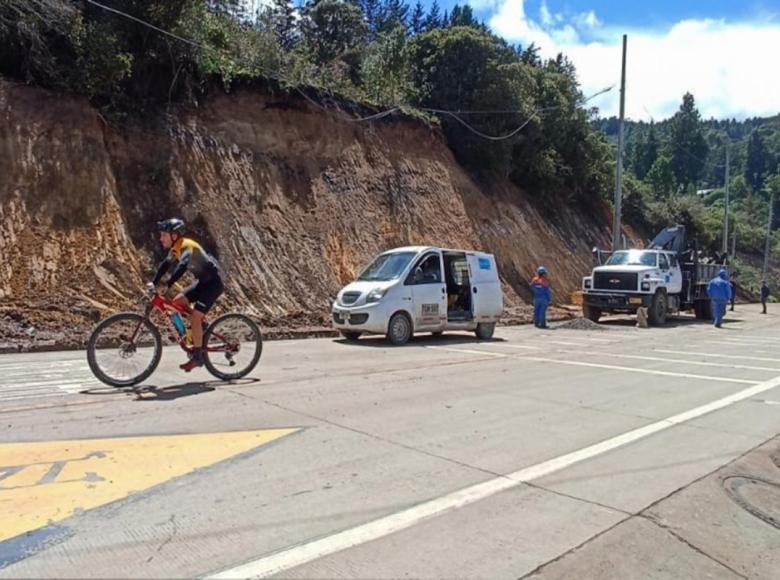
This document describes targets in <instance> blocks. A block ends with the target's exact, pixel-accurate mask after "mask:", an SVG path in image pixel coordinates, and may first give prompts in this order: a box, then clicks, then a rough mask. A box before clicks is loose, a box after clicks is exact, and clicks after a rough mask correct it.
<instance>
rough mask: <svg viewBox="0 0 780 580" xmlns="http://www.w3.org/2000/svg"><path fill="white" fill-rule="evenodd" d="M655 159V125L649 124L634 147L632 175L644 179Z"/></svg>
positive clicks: (656, 155)
mask: <svg viewBox="0 0 780 580" xmlns="http://www.w3.org/2000/svg"><path fill="white" fill-rule="evenodd" d="M657 158H658V137H657V136H656V134H655V124H654V123H652V122H651V123H650V127H649V128H648V130H647V133H644V132H643V133H640V135H639V138H638V139H637V141H636V144H635V145H634V152H633V158H632V166H633V168H634V175H636V176H637V178H639V179H644V178H645V175H647V172H648V171H650V168H651V167H652V166H653V164H654V163H655V160H656V159H657Z"/></svg>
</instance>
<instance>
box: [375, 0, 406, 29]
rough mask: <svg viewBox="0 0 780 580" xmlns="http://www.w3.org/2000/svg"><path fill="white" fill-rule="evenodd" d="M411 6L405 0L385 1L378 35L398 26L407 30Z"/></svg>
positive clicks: (378, 24)
mask: <svg viewBox="0 0 780 580" xmlns="http://www.w3.org/2000/svg"><path fill="white" fill-rule="evenodd" d="M408 15H409V5H408V4H407V3H406V2H404V1H403V0H385V3H384V4H383V5H382V9H381V12H380V15H379V20H378V22H377V30H376V31H377V33H382V32H388V31H390V30H393V29H394V28H397V27H398V26H401V27H403V28H404V29H405V28H406V21H407V18H408Z"/></svg>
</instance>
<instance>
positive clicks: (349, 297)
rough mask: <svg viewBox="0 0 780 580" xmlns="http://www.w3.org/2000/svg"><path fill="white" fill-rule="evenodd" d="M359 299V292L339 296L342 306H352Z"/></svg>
mask: <svg viewBox="0 0 780 580" xmlns="http://www.w3.org/2000/svg"><path fill="white" fill-rule="evenodd" d="M358 298H360V292H344V294H342V295H341V303H342V304H344V305H349V304H354V303H355V302H357V299H358Z"/></svg>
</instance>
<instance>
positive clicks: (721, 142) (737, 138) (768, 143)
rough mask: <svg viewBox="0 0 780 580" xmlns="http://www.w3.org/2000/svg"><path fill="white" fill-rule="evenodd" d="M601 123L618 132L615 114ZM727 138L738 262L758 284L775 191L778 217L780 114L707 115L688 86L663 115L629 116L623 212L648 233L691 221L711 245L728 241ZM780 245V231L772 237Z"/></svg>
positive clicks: (751, 284)
mask: <svg viewBox="0 0 780 580" xmlns="http://www.w3.org/2000/svg"><path fill="white" fill-rule="evenodd" d="M595 125H596V126H597V127H598V128H599V129H601V130H603V131H605V132H606V133H607V134H608V135H609V136H610V137H612V138H613V140H614V138H616V135H617V119H615V118H610V119H601V120H599V121H597V122H596V123H595ZM727 143H728V146H729V157H730V161H729V170H730V171H729V173H730V175H729V225H730V228H729V229H730V233H729V235H730V240H729V250H731V247H732V246H731V242H732V241H733V237H734V236H736V249H737V259H736V260H735V261H734V267H735V269H737V270H739V271H740V274H741V276H740V278H741V280H742V283H743V284H745V285H746V287H748V288H751V289H753V290H754V291H755V290H757V289H758V285H759V283H760V276H761V259H760V258H759V259H758V260H756V259H754V258H753V257H756V256H763V252H764V245H765V242H766V228H767V221H768V217H769V202H770V199H771V194H772V193H774V194H775V208H774V215H775V219H774V220H773V222H774V223H777V219H776V216H777V212H778V209H780V167H779V166H778V162H780V117H774V118H769V119H747V120H745V121H742V122H739V121H736V120H733V119H732V120H726V121H717V120H714V119H711V120H708V121H703V120H702V119H701V118H700V116H699V112H698V111H697V109H696V105H695V102H694V97H693V96H692V95H690V94H686V95H685V96H684V97H683V101H682V104H681V106H680V109H679V110H678V112H677V113H676V114H675V115H674V116H673V117H672V118H671V119H669V120H666V121H664V122H662V123H632V122H629V123H627V124H626V155H625V162H626V170H627V176H626V180H625V182H624V189H625V192H626V194H625V206H624V207H625V215H624V217H625V219H626V220H627V221H628V222H629V223H631V224H634V225H636V226H637V227H639V228H640V229H641V230H642V231H643V232H644V233H647V234H648V235H650V234H652V233H654V232H655V231H657V230H658V229H660V228H662V227H665V226H666V225H669V224H673V223H682V224H685V225H686V226H687V227H688V229H689V230H690V231H692V232H693V235H694V236H696V237H697V238H698V240H699V242H700V243H701V244H703V246H704V247H705V248H707V249H709V250H711V251H720V250H721V249H722V247H723V214H724V203H725V178H726V144H727ZM773 225H774V224H773ZM770 249H771V252H772V254H773V255H775V256H776V255H777V253H778V252H780V232H777V231H774V233H773V236H772V240H771V242H770Z"/></svg>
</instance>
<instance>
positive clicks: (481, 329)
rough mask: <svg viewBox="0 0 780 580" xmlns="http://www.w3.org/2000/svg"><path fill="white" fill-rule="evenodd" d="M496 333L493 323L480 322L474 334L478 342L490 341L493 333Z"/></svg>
mask: <svg viewBox="0 0 780 580" xmlns="http://www.w3.org/2000/svg"><path fill="white" fill-rule="evenodd" d="M495 331H496V323H495V322H480V323H479V324H477V329H476V330H475V331H474V334H476V335H477V338H478V339H479V340H490V339H491V338H493V333H494V332H495Z"/></svg>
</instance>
